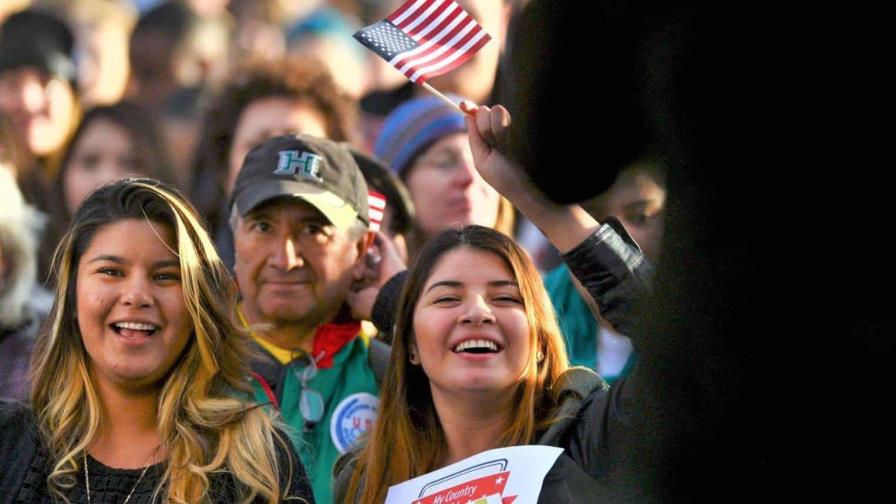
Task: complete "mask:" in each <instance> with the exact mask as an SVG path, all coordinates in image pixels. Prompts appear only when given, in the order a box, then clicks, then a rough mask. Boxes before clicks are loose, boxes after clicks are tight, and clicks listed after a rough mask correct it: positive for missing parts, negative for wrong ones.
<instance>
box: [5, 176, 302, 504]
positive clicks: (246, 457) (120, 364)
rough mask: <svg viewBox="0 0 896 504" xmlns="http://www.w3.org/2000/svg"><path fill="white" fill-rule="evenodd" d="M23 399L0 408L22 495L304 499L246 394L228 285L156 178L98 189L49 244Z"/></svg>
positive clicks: (13, 489) (8, 480)
mask: <svg viewBox="0 0 896 504" xmlns="http://www.w3.org/2000/svg"><path fill="white" fill-rule="evenodd" d="M55 267H56V271H57V273H58V279H57V290H56V301H55V304H54V307H53V311H52V313H51V315H50V319H49V321H48V327H47V329H46V330H45V332H44V334H42V335H41V336H40V337H39V339H38V341H37V344H36V347H35V350H34V354H33V356H32V365H31V369H32V376H31V396H30V403H29V404H28V407H21V406H15V405H12V404H9V403H6V404H3V411H2V412H0V427H2V428H0V459H2V464H3V470H2V471H0V472H2V476H0V494H2V495H4V496H5V497H11V499H12V500H13V501H15V502H41V503H43V502H60V501H62V502H85V503H88V504H89V503H92V502H129V503H137V502H177V503H190V504H193V503H204V502H222V503H224V502H227V503H230V502H267V503H279V502H286V501H294V502H311V501H312V500H313V498H312V496H311V490H310V488H309V486H308V482H307V479H306V477H305V474H304V469H303V468H302V465H301V462H300V461H299V459H298V457H297V456H296V454H295V453H294V451H293V450H292V448H291V446H290V443H289V442H288V440H287V439H285V436H284V435H283V434H282V433H280V432H279V431H278V429H277V428H275V426H274V425H273V423H272V419H271V418H270V417H269V415H268V413H266V412H265V410H264V409H263V408H260V407H258V406H257V405H255V404H252V403H251V402H249V400H248V398H249V397H251V395H250V393H251V392H250V391H251V389H250V388H249V387H248V386H247V381H246V380H247V377H248V370H247V367H246V364H245V363H246V359H245V355H246V339H245V336H244V335H243V334H242V333H241V332H240V330H239V329H237V328H236V326H235V325H234V324H233V321H232V319H231V315H232V313H233V312H234V310H233V307H234V303H235V287H234V285H233V281H232V279H231V277H230V275H229V274H228V272H227V270H226V269H225V267H224V265H223V264H222V263H221V261H220V259H219V258H218V256H217V254H216V252H215V250H214V247H213V245H212V242H211V241H210V239H209V237H208V235H207V233H206V231H205V230H204V229H203V227H202V225H201V224H200V221H199V219H198V217H197V215H196V212H195V210H194V209H193V208H192V207H191V206H190V205H189V203H187V201H186V200H185V199H184V197H183V196H182V195H181V194H180V193H179V192H177V191H176V190H175V189H172V188H170V187H168V186H166V185H164V184H162V183H159V182H157V181H153V180H149V179H127V180H123V181H119V182H116V183H114V184H112V185H109V186H105V187H103V188H101V189H98V190H97V191H96V192H94V193H93V194H91V195H90V196H89V197H88V198H87V199H86V200H85V202H84V203H83V204H82V206H81V207H80V208H79V209H78V211H77V213H76V214H75V216H74V219H73V222H72V225H71V227H70V228H69V230H68V232H67V233H66V235H65V236H64V238H63V240H62V242H61V244H60V246H59V248H58V250H57V254H56V260H55Z"/></svg>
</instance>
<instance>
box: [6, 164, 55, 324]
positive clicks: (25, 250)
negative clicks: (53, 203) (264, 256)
mask: <svg viewBox="0 0 896 504" xmlns="http://www.w3.org/2000/svg"><path fill="white" fill-rule="evenodd" d="M0 202H3V204H0V252H2V254H3V263H4V264H6V265H8V266H9V267H10V269H9V271H8V272H6V273H4V274H3V275H2V277H0V325H4V326H8V327H9V326H16V325H19V324H21V323H22V322H24V319H25V317H26V316H27V310H26V307H27V306H28V304H29V302H30V300H31V295H32V292H33V291H34V289H35V287H36V283H37V246H38V242H39V239H40V235H41V232H42V231H43V228H44V225H45V223H46V216H45V215H44V214H42V213H40V212H38V211H37V210H35V209H34V208H33V207H31V206H30V205H28V204H27V203H25V199H24V198H23V197H22V193H21V191H19V186H18V185H17V184H16V181H15V179H14V178H13V176H12V173H10V172H9V171H8V170H6V169H4V168H3V167H0Z"/></svg>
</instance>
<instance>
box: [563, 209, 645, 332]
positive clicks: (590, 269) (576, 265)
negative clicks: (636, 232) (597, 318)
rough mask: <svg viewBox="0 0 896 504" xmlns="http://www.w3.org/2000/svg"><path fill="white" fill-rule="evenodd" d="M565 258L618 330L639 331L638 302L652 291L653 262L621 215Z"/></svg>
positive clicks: (610, 219)
mask: <svg viewBox="0 0 896 504" xmlns="http://www.w3.org/2000/svg"><path fill="white" fill-rule="evenodd" d="M563 260H564V261H565V262H566V264H567V265H568V266H569V270H570V271H571V272H572V274H573V275H574V276H575V277H576V278H577V279H578V280H579V281H580V282H581V283H582V285H583V286H584V287H585V288H586V289H587V290H588V292H589V293H590V294H591V297H593V298H594V300H595V301H596V302H597V305H598V307H599V308H600V312H601V315H602V316H603V317H604V318H605V319H607V321H609V322H610V323H611V324H613V327H615V328H616V330H617V331H619V332H621V333H622V334H625V335H626V336H630V335H631V334H633V333H634V332H636V331H634V327H635V319H636V317H635V306H636V304H637V301H638V300H640V299H642V298H643V297H644V296H646V295H648V294H649V293H650V292H651V288H652V281H653V266H652V265H651V264H650V262H649V261H648V260H647V258H646V257H645V256H644V253H643V252H641V249H640V248H639V247H638V245H637V244H636V243H635V241H634V240H633V239H632V238H631V237H630V236H629V235H628V233H627V232H626V231H625V228H624V227H623V226H622V223H620V222H619V220H618V219H616V218H615V217H609V218H607V219H606V220H605V221H604V224H603V225H602V226H601V227H600V228H598V230H597V231H595V232H594V234H592V235H591V236H589V237H588V238H586V239H585V240H584V241H583V242H582V243H580V244H578V245H577V246H576V247H575V248H573V249H572V250H570V251H569V252H567V253H566V254H563Z"/></svg>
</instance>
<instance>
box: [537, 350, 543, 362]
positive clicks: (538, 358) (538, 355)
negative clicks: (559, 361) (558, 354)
mask: <svg viewBox="0 0 896 504" xmlns="http://www.w3.org/2000/svg"><path fill="white" fill-rule="evenodd" d="M535 360H536V361H538V362H541V361H543V360H544V354H543V353H541V350H539V351H538V353H537V354H535Z"/></svg>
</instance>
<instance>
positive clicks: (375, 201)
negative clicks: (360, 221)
mask: <svg viewBox="0 0 896 504" xmlns="http://www.w3.org/2000/svg"><path fill="white" fill-rule="evenodd" d="M385 212H386V197H385V196H383V195H382V194H380V193H378V192H376V191H367V216H368V217H370V230H371V231H379V230H380V226H381V225H382V223H383V214H385Z"/></svg>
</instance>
